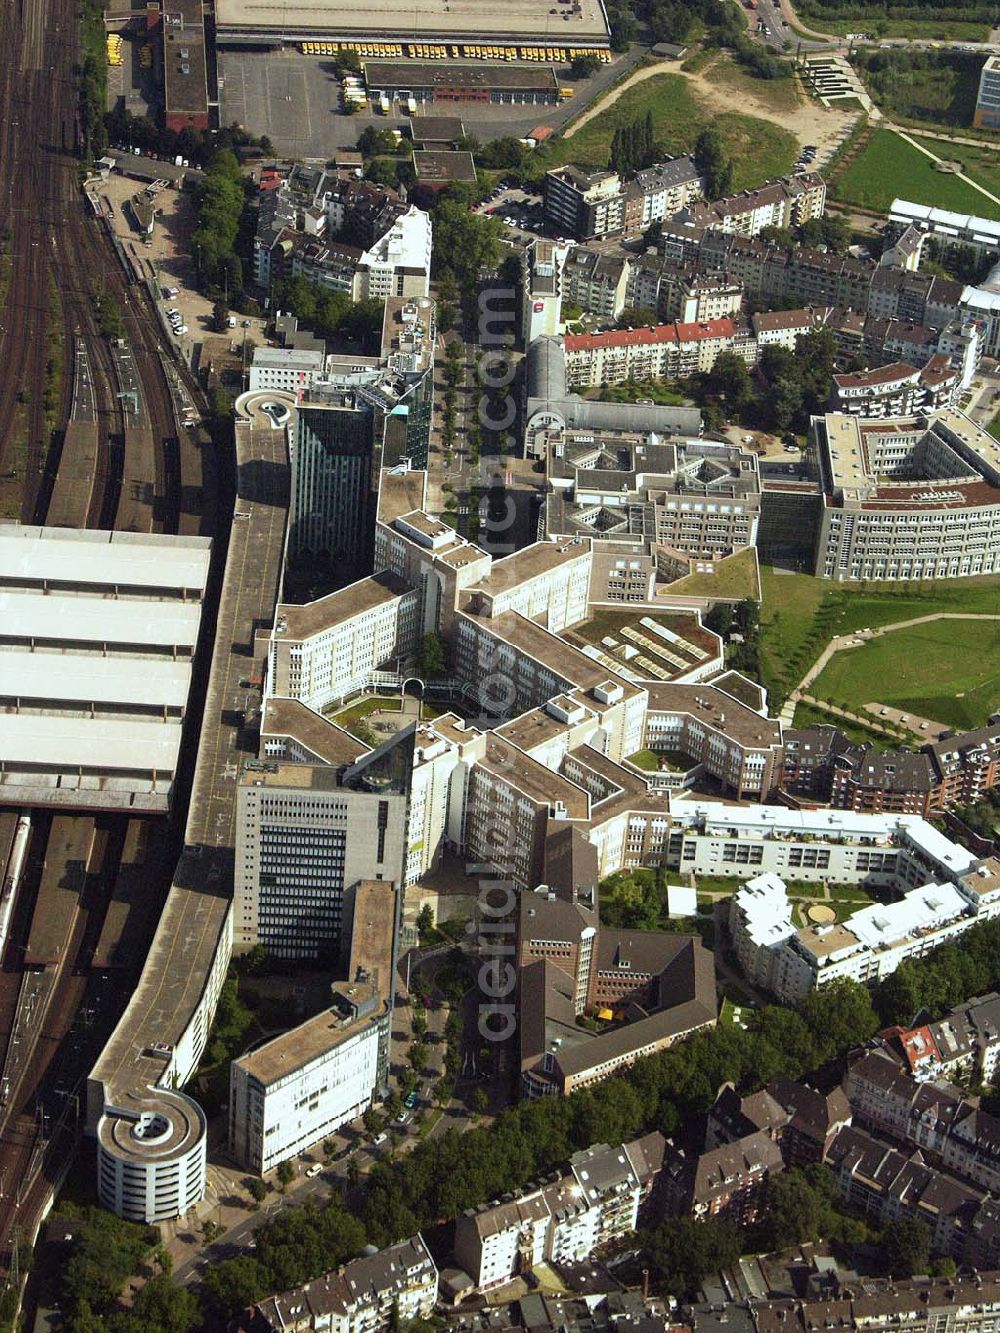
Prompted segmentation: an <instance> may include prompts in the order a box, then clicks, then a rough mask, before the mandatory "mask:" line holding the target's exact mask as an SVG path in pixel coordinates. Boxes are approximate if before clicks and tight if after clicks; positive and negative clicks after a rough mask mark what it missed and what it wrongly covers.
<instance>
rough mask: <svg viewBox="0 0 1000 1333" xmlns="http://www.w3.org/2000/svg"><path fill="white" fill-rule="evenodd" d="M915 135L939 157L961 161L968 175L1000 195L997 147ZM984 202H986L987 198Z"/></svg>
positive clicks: (999, 158)
mask: <svg viewBox="0 0 1000 1333" xmlns="http://www.w3.org/2000/svg"><path fill="white" fill-rule="evenodd" d="M913 137H914V138H915V139H917V140H918V141H919V142H920V143H922V144H925V145H926V146H927V147H928V148H929V149H930V151H931V152H932V153H936V154H937V156H938V157H945V158H948V159H949V160H950V161H952V162H961V163H962V166H963V167H964V168H965V174H966V175H967V176H969V177H970V178H971V179H972V180H974V181H976V183H977V184H979V185H982V186H983V187H984V188H985V189H987V190H991V191H992V192H993V194H995V195H1000V152H998V151H997V149H996V148H993V147H991V146H990V145H989V144H984V145H983V146H982V148H979V147H978V146H976V147H973V145H972V144H967V143H945V141H944V140H943V139H928V138H926V137H925V136H924V135H922V134H914V136H913ZM983 203H984V204H986V200H985V199H984V200H983Z"/></svg>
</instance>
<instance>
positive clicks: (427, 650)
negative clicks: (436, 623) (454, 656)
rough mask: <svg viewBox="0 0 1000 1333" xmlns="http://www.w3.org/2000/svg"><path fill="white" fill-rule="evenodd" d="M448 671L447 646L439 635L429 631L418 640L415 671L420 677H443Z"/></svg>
mask: <svg viewBox="0 0 1000 1333" xmlns="http://www.w3.org/2000/svg"><path fill="white" fill-rule="evenodd" d="M447 669H448V645H447V644H446V643H445V641H444V639H443V638H442V637H441V635H440V634H438V633H436V632H435V631H434V630H431V631H430V633H428V634H425V635H424V637H423V638H422V639H421V640H420V647H419V648H418V649H417V670H418V671H419V672H420V674H421V675H422V676H431V677H434V676H443V675H445V674H446V672H447Z"/></svg>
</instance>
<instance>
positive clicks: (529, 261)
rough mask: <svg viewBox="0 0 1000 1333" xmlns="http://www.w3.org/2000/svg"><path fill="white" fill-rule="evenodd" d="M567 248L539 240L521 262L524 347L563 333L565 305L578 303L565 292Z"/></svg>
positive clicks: (529, 247) (528, 248) (530, 247)
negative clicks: (540, 339) (567, 302)
mask: <svg viewBox="0 0 1000 1333" xmlns="http://www.w3.org/2000/svg"><path fill="white" fill-rule="evenodd" d="M570 253H572V252H571V251H570V250H569V247H568V246H565V245H557V244H556V243H555V242H554V241H546V240H542V239H539V240H536V241H532V243H531V244H530V245H529V246H528V247H527V248H526V249H525V252H524V255H523V257H522V260H521V333H522V336H523V338H524V344H525V346H526V347H527V346H529V345H530V344H531V343H533V342H534V341H535V339H536V338H541V337H546V336H551V335H554V334H558V333H561V332H562V303H563V300H564V299H567V300H575V298H574V297H570V296H567V295H566V292H565V289H564V276H563V273H564V267H565V264H566V258H567V255H568V254H570Z"/></svg>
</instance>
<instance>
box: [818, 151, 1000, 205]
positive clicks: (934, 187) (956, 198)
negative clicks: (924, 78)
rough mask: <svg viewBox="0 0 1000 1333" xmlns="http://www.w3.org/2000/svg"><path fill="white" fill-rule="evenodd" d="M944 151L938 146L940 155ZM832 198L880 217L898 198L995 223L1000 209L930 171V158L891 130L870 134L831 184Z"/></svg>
mask: <svg viewBox="0 0 1000 1333" xmlns="http://www.w3.org/2000/svg"><path fill="white" fill-rule="evenodd" d="M947 148H948V145H945V144H942V145H941V150H942V151H941V153H940V155H941V156H944V155H945V154H944V151H943V150H945V149H947ZM931 151H933V149H932V150H931ZM833 195H834V197H835V198H836V199H839V200H841V202H843V203H850V204H857V205H858V206H859V207H860V208H870V209H874V210H875V211H876V212H879V213H884V212H885V211H886V210H887V209H888V208H889V207H890V206H891V204H892V201H893V200H894V199H897V198H901V199H909V200H910V201H911V202H912V203H915V204H932V205H934V206H935V207H937V208H950V209H953V210H954V211H955V212H958V213H975V214H977V215H978V216H979V217H986V218H993V219H1000V207H998V206H997V205H996V204H992V203H990V201H989V199H987V198H986V196H985V195H982V194H980V193H979V191H978V190H974V189H972V187H971V186H970V185H968V184H967V183H966V182H965V181H963V180H960V179H959V178H958V177H956V176H949V175H947V174H946V173H943V172H940V171H937V170H935V167H934V163H933V162H932V161H931V159H930V158H929V157H925V156H924V154H923V153H921V152H920V150H919V149H917V148H914V147H913V145H912V144H908V143H907V142H906V140H905V139H901V138H900V137H899V135H898V134H894V133H893V132H892V130H876V131H875V133H874V134H873V135H872V137H871V140H870V141H869V143H868V145H867V146H866V147H865V148H864V149H863V150H862V151H861V153H860V155H859V156H858V157H856V158H855V159H854V161H853V162H852V163H851V164H850V166H848V167H847V168H846V169H845V170H844V171H843V172H842V173H841V174H840V175H839V176H838V177H837V179H836V181H834V182H833Z"/></svg>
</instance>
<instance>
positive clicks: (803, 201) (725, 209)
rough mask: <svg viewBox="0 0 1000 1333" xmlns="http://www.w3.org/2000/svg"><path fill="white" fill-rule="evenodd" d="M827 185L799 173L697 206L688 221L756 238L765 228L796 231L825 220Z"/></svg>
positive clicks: (813, 176) (691, 210)
mask: <svg viewBox="0 0 1000 1333" xmlns="http://www.w3.org/2000/svg"><path fill="white" fill-rule="evenodd" d="M825 208H826V183H825V182H824V180H823V178H822V177H821V176H819V175H817V174H816V173H814V172H799V173H798V174H797V175H794V176H785V177H783V178H782V179H781V180H777V181H772V182H769V183H768V184H766V185H762V186H760V188H759V189H756V190H744V191H743V192H742V193H741V194H734V195H729V196H727V198H725V199H716V200H714V201H713V202H712V203H703V204H695V205H694V206H693V207H692V208H690V209H689V210H688V217H689V219H690V221H691V222H692V223H694V225H695V226H698V227H705V228H707V229H710V230H716V231H725V232H733V233H736V234H738V235H740V236H756V235H757V234H758V233H759V232H761V231H762V230H763V229H764V228H765V227H796V226H801V224H802V223H803V222H808V221H809V219H810V218H819V217H822V216H823V212H824V209H825Z"/></svg>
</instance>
